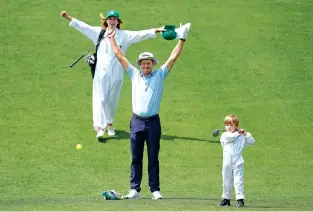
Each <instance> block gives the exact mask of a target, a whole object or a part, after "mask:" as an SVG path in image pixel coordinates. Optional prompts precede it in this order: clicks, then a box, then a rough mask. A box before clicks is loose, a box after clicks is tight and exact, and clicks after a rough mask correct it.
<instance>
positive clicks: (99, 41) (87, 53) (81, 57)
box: [70, 27, 115, 68]
mask: <svg viewBox="0 0 313 212" xmlns="http://www.w3.org/2000/svg"><path fill="white" fill-rule="evenodd" d="M113 30H115V27H113V28H112V31H113ZM108 35H109V33H108V34H106V35H105V36H103V37H102V38H101V39H100V40H99V42H98V43H97V44H96V45H95V46H93V47H92V48H90V49H89V50H88V51H87V52H85V53H84V54H83V55H82V56H80V57H79V58H78V59H77V60H76V61H75V62H74V63H72V64H71V65H70V68H72V67H73V66H74V65H75V64H76V63H78V61H80V60H81V59H82V58H83V57H84V56H86V54H88V52H90V51H91V50H93V49H94V48H96V46H98V45H99V44H100V42H101V41H102V40H103V39H104V38H106V37H107V36H108Z"/></svg>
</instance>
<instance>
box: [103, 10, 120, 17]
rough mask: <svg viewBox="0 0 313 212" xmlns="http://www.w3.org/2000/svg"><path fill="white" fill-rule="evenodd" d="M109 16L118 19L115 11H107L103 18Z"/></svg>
mask: <svg viewBox="0 0 313 212" xmlns="http://www.w3.org/2000/svg"><path fill="white" fill-rule="evenodd" d="M111 16H114V17H115V18H120V14H119V13H118V12H117V11H116V10H110V11H108V12H107V14H106V16H105V18H109V17H111Z"/></svg>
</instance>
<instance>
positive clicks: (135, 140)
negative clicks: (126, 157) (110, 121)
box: [130, 114, 161, 192]
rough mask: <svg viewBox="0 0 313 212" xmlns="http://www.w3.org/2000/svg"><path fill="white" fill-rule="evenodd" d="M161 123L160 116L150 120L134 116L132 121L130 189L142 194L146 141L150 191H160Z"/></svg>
mask: <svg viewBox="0 0 313 212" xmlns="http://www.w3.org/2000/svg"><path fill="white" fill-rule="evenodd" d="M160 139H161V123H160V117H159V115H155V116H152V117H149V118H144V117H139V116H137V115H135V114H133V116H132V118H131V121H130V150H131V154H132V162H131V175H130V187H131V189H136V190H137V191H138V192H140V190H141V187H140V184H141V179H142V159H143V152H144V145H145V141H146V143H147V152H148V174H149V187H150V191H151V192H154V191H159V190H160V178H159V151H160Z"/></svg>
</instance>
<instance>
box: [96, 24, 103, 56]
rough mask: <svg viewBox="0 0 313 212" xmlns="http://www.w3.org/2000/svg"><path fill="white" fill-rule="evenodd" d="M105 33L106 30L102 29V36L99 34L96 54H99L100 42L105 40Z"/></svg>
mask: <svg viewBox="0 0 313 212" xmlns="http://www.w3.org/2000/svg"><path fill="white" fill-rule="evenodd" d="M104 33H105V29H101V31H100V34H99V37H98V41H97V45H96V52H97V50H98V47H99V45H100V41H101V40H102V39H103V35H104Z"/></svg>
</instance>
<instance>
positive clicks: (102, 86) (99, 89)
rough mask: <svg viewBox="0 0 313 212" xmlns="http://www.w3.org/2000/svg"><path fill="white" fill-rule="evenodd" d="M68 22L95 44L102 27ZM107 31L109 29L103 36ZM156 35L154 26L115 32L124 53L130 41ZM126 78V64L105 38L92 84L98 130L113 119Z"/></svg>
mask: <svg viewBox="0 0 313 212" xmlns="http://www.w3.org/2000/svg"><path fill="white" fill-rule="evenodd" d="M69 25H70V26H72V27H74V28H75V29H77V30H78V31H80V32H81V33H82V34H83V35H85V36H86V37H88V38H89V39H90V40H92V42H93V43H94V44H95V45H96V43H97V40H98V37H99V33H100V31H101V29H102V28H101V27H95V26H90V25H88V24H86V23H84V22H82V21H79V20H77V19H75V18H72V21H71V22H70V24H69ZM107 34H108V30H107V31H106V32H105V35H104V36H106V35H107ZM154 37H156V34H155V29H149V30H142V31H128V30H119V29H116V35H115V39H116V41H117V43H118V45H119V46H120V48H121V49H122V51H123V53H124V54H126V51H127V48H128V47H129V46H130V45H131V44H133V43H137V42H140V41H143V40H146V39H148V38H154ZM123 79H124V71H123V67H122V65H121V64H120V62H119V61H118V59H117V58H116V57H115V54H114V52H113V50H112V47H111V44H110V41H109V39H108V38H104V39H103V40H102V41H101V43H100V45H99V47H98V51H97V65H96V72H95V76H94V79H93V87H92V88H93V92H92V107H93V126H94V129H95V130H96V131H98V130H99V128H102V129H104V128H105V127H106V126H107V124H108V123H113V122H114V117H115V112H116V109H117V103H118V100H119V97H120V91H121V88H122V85H123Z"/></svg>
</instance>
